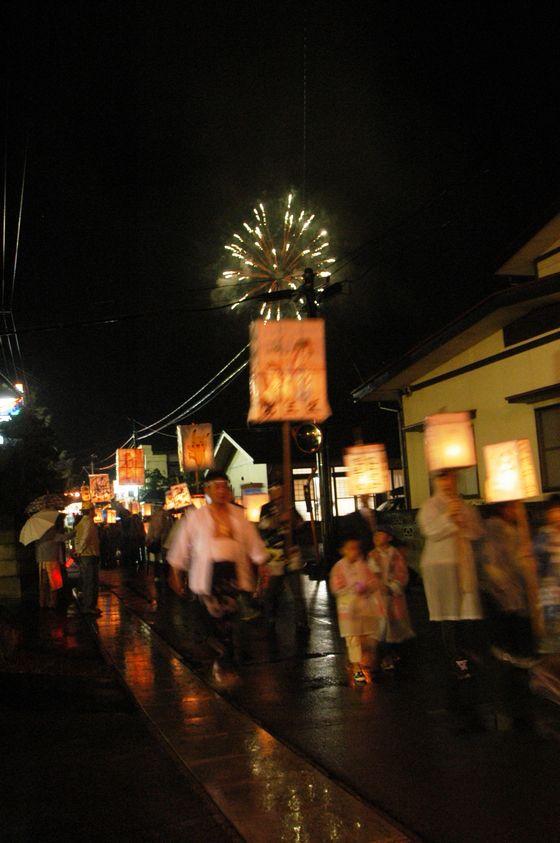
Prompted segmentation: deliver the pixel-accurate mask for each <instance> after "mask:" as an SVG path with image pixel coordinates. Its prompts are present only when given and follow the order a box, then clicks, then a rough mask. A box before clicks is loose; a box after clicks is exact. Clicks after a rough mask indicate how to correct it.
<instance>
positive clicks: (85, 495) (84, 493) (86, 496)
mask: <svg viewBox="0 0 560 843" xmlns="http://www.w3.org/2000/svg"><path fill="white" fill-rule="evenodd" d="M80 497H81V498H82V501H83V502H84V503H89V502H90V500H91V493H90V490H89V485H88V484H87V483H84V484H83V486H82V487H81V489H80Z"/></svg>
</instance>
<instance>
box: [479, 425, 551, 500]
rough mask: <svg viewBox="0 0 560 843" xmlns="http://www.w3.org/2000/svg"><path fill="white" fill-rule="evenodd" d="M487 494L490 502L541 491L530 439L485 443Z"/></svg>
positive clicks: (521, 496)
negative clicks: (492, 443)
mask: <svg viewBox="0 0 560 843" xmlns="http://www.w3.org/2000/svg"><path fill="white" fill-rule="evenodd" d="M484 463H485V465H486V483H485V497H486V500H487V501H488V502H489V503H500V502H501V501H518V500H525V498H534V497H536V496H537V495H539V494H540V489H539V483H538V480H537V472H536V471H535V464H534V462H533V454H532V452H531V444H530V442H529V440H528V439H513V440H511V441H509V442H498V443H496V444H495V445H485V446H484Z"/></svg>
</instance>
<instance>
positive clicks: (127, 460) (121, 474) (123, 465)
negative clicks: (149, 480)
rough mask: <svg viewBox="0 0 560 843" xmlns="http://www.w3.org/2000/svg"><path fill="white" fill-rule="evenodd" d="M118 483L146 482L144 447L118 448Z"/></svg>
mask: <svg viewBox="0 0 560 843" xmlns="http://www.w3.org/2000/svg"><path fill="white" fill-rule="evenodd" d="M117 483H118V484H119V486H142V485H143V484H144V451H143V450H142V448H119V449H118V450H117Z"/></svg>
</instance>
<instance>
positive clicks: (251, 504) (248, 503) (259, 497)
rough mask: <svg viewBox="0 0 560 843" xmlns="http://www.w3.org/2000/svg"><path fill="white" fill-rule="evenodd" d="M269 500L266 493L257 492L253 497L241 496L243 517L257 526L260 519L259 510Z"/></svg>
mask: <svg viewBox="0 0 560 843" xmlns="http://www.w3.org/2000/svg"><path fill="white" fill-rule="evenodd" d="M269 500H270V498H269V496H268V495H267V494H266V492H258V493H257V494H254V495H243V497H242V498H241V504H242V506H243V507H245V517H246V518H247V520H248V521H252V522H253V523H254V524H257V523H258V522H259V521H260V517H261V508H262V507H263V506H264V505H265V504H266V503H268V502H269Z"/></svg>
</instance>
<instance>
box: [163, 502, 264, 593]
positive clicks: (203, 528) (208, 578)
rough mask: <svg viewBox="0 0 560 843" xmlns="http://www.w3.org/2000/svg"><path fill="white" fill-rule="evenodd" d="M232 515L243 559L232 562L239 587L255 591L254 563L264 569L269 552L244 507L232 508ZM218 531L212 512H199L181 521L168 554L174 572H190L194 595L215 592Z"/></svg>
mask: <svg viewBox="0 0 560 843" xmlns="http://www.w3.org/2000/svg"><path fill="white" fill-rule="evenodd" d="M228 515H229V518H230V520H231V525H232V529H233V537H234V539H235V541H236V542H237V544H238V546H239V558H238V559H235V560H232V562H233V561H235V562H236V563H237V570H238V577H239V583H238V585H239V588H241V589H242V590H243V591H252V590H253V589H254V575H253V570H252V567H251V564H250V563H251V562H252V563H253V564H254V565H263V564H264V563H265V562H266V561H267V559H268V551H267V549H266V547H265V545H264V542H263V541H262V539H261V537H260V536H259V534H258V532H257V530H256V528H255V526H254V525H253V524H251V522H250V521H247V519H246V518H245V514H244V511H243V510H242V509H241V508H240V507H238V506H233V505H232V504H228ZM214 531H215V524H214V519H213V518H212V515H211V513H210V510H209V508H208V507H207V506H203V507H201V509H195V510H194V511H193V512H190V513H189V514H188V515H187V517H186V518H183V519H181V520H180V521H179V523H178V526H177V529H176V530H175V532H174V535H173V540H172V542H171V547H170V548H169V551H168V553H167V561H168V562H169V564H170V565H171V566H172V567H173V568H178V569H179V570H183V571H187V572H188V578H189V588H190V590H191V591H192V592H194V594H210V593H211V591H212V566H213V563H214V560H213V559H212V554H211V547H212V539H213V537H214Z"/></svg>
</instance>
